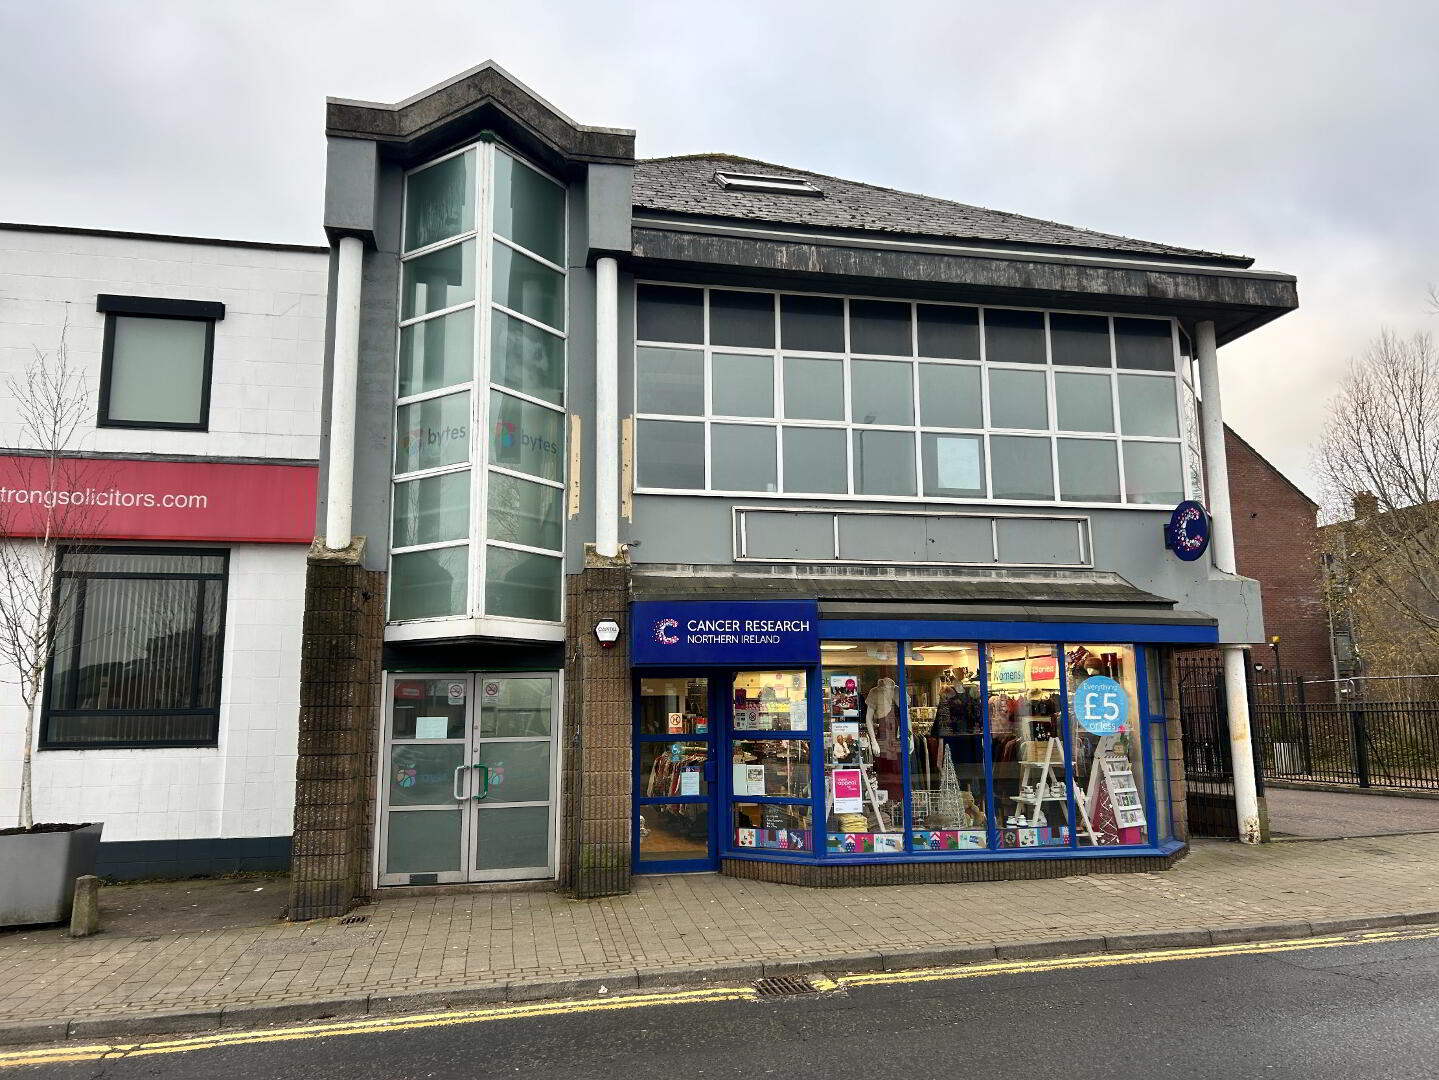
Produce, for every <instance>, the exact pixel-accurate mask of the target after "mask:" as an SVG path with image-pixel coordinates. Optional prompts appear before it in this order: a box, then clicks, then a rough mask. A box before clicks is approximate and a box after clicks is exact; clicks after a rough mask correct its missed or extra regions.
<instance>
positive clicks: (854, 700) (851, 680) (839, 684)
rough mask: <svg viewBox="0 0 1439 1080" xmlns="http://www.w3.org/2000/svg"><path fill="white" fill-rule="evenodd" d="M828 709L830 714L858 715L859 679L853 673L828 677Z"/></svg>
mask: <svg viewBox="0 0 1439 1080" xmlns="http://www.w3.org/2000/svg"><path fill="white" fill-rule="evenodd" d="M829 711H830V715H831V716H858V715H859V680H858V679H857V678H855V677H854V676H853V675H831V676H830V677H829Z"/></svg>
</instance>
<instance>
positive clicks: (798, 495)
mask: <svg viewBox="0 0 1439 1080" xmlns="http://www.w3.org/2000/svg"><path fill="white" fill-rule="evenodd" d="M635 284H636V287H637V288H638V287H640V286H646V285H655V286H668V287H671V288H687V289H694V290H696V291H697V292H699V293H701V294H703V303H704V309H703V315H704V318H703V328H704V330H703V338H704V340H703V341H702V342H701V343H695V342H682V341H660V340H649V339H641V338H640V337H639V322H638V320H639V305H638V302H636V305H635V338H634V340H635V349H636V356H637V355H638V350H639V349H641V348H667V349H677V350H687V351H690V352H699V353H701V354H702V359H703V363H702V368H701V371H702V378H703V380H704V384H703V390H704V411H703V412H702V413H701V414H690V415H678V414H672V413H659V412H646V411H642V410H641V408H640V386H639V380H638V379H632V380H631V381H632V384H633V385H632V395H633V397H632V401H631V406H632V409H633V416H634V418H635V421H636V429H637V430H636V441H639V440H640V434H639V421H654V420H660V421H673V422H680V423H691V424H696V425H699V426H700V427H701V428H702V430H703V444H704V487H703V488H664V487H656V486H646V485H644V484H643V483H642V482H640V475H639V467H640V454H639V452H638V450H637V451H636V454H635V467H636V483H635V487H634V493H635V494H637V495H688V496H702V497H719V498H747V499H749V498H758V499H776V500H786V499H787V500H796V499H802V500H806V501H816V500H819V501H826V502H828V501H854V502H886V503H888V502H895V503H938V504H951V505H975V504H983V505H986V506H988V505H994V506H1016V507H1019V506H1035V507H1051V508H1052V507H1065V508H1070V507H1074V508H1089V509H1106V510H1139V511H1149V512H1154V511H1156V510H1160V509H1166V508H1167V506H1166V505H1162V504H1159V503H1136V502H1129V501H1128V494H1129V493H1128V490H1127V487H1126V483H1125V468H1124V444H1125V443H1126V442H1130V443H1133V442H1161V443H1170V444H1173V445H1176V446H1178V447H1179V455H1180V468H1181V476H1180V477H1179V478H1178V481H1179V490H1180V491H1181V492H1182V494H1183V496H1184V497H1194V495H1195V492H1194V490H1193V484H1192V482H1191V468H1190V461H1189V458H1190V456H1191V453H1192V449H1191V447H1190V446H1189V445H1187V444H1188V441H1189V440H1188V439H1187V438H1186V432H1185V423H1186V421H1185V413H1184V400H1183V395H1182V387H1181V381H1182V379H1183V378H1184V373H1183V372H1182V371H1181V370H1180V369H1181V360H1180V358H1181V352H1180V345H1179V334H1180V333H1181V332H1182V329H1181V328H1180V326H1179V323H1178V320H1177V319H1176V318H1174V317H1172V316H1154V315H1137V314H1124V315H1120V316H1115V315H1113V314H1111V313H1108V312H1100V311H1084V310H1079V309H1068V308H1059V309H1056V308H1023V307H1017V306H1013V305H1007V304H963V303H957V302H946V301H936V300H908V301H906V300H896V298H895V297H892V296H859V295H852V294H841V293H785V292H781V291H776V290H770V289H755V288H750V287H747V286H740V285H698V284H693V283H688V282H683V281H673V280H660V279H639V280H637V281H636V283H635ZM715 292H749V293H753V292H763V293H768V294H769V295H771V296H772V297H773V298H774V308H773V310H774V346H773V347H771V348H754V347H746V346H735V345H717V344H714V343H713V341H712V334H711V328H710V302H709V298H710V294H712V293H715ZM785 295H803V296H807V297H827V298H832V299H838V300H841V301H843V313H844V345H845V348H844V351H843V352H825V351H823V350H815V349H788V350H787V349H785V348H783V346H782V340H783V339H782V337H781V333H782V326H781V300H780V298H781V297H782V296H785ZM851 300H882V301H887V302H890V303H896V302H898V303H905V304H908V306H909V308H910V338H911V342H910V354H909V355H908V356H903V355H901V356H893V355H883V354H878V353H855V352H852V351H851V350H850V301H851ZM920 305H924V306H926V307H929V306H933V307H954V308H966V309H970V310H973V311H976V312H977V333H978V337H979V355H978V357H977V358H976V359H953V358H946V357H929V356H923V355H921V354H920V351H919V307H920ZM991 310H1006V311H1028V312H1037V313H1039V314H1041V315H1042V316H1043V322H1044V342H1045V363H1043V364H1024V363H1013V362H1007V361H997V360H996V361H991V360H990V359H989V356H988V343H987V341H986V340H985V329H986V327H985V312H986V311H991ZM1051 313H1053V314H1072V315H1090V316H1095V317H1098V318H1102V319H1105V320H1107V321H1108V324H1109V353H1110V355H1109V366H1108V367H1107V368H1100V367H1084V366H1078V365H1069V364H1055V363H1054V359H1053V345H1052V338H1051V334H1050V325H1049V315H1050V314H1051ZM1116 317H1118V318H1127V319H1143V320H1148V321H1152V322H1162V323H1167V324H1169V326H1170V328H1171V329H1170V342H1171V347H1172V350H1173V358H1174V363H1173V367H1172V369H1171V370H1170V371H1148V370H1143V369H1135V368H1121V367H1119V366H1118V344H1117V339H1116V336H1115V322H1114V320H1115V318H1116ZM717 352H718V353H732V354H752V355H763V356H768V357H770V358H771V359H772V362H773V370H774V409H773V413H774V415H773V417H770V418H765V417H734V416H728V415H720V414H717V413H715V412H714V410H713V370H714V369H713V362H712V358H713V355H714V354H715V353H717ZM790 357H807V358H813V359H820V360H838V361H840V362H841V363H842V365H843V369H844V401H845V419H842V420H808V419H788V418H786V416H785V406H784V364H785V360H786V359H787V358H790ZM854 360H884V361H894V362H899V363H908V364H909V365H910V368H911V373H910V381H911V392H912V394H913V422H912V423H911V424H910V425H907V426H906V425H887V424H858V423H856V422H855V420H854V403H853V401H852V400H851V399H852V394H851V364H852V362H853V361H854ZM920 363H925V364H934V365H956V366H964V367H971V368H976V369H978V370H979V372H980V395H981V419H982V426H981V427H979V428H950V427H942V426H939V425H929V424H924V423H922V412H921V409H922V407H923V402H922V400H921V396H920V392H919V364H920ZM991 369H1001V370H1004V369H1012V370H1025V371H1036V372H1040V373H1043V375H1044V378H1045V393H1046V396H1047V409H1048V414H1049V415H1048V424H1049V426H1048V428H1046V429H1043V430H1040V429H1034V430H1029V429H1001V428H995V427H992V426H991V424H990V415H991V406H990V397H989V371H990V370H991ZM631 370H632V371H634V370H636V367H635V366H632V369H631ZM1065 372H1072V373H1077V374H1090V375H1103V376H1106V377H1107V378H1108V379H1109V390H1110V402H1111V409H1112V411H1113V429H1114V430H1112V431H1109V432H1094V431H1069V430H1066V429H1061V428H1060V427H1059V426H1058V425H1059V417H1058V410H1057V401H1056V394H1055V375H1056V374H1058V373H1065ZM1121 374H1123V375H1136V376H1141V377H1150V378H1159V379H1170V380H1171V381H1172V382H1173V385H1174V397H1175V416H1176V419H1177V423H1178V432H1179V433H1178V435H1177V436H1175V437H1173V438H1169V437H1161V436H1148V435H1143V436H1141V435H1126V434H1124V432H1123V431H1122V426H1123V424H1122V419H1121V416H1120V409H1119V380H1118V376H1119V375H1121ZM716 423H720V424H726V423H731V424H734V423H742V424H752V425H762V426H772V427H774V428H776V435H775V453H776V461H775V476H776V478H777V487H778V488H779V490H778V491H774V492H769V491H745V490H733V489H724V490H720V489H716V488H714V487H713V486H712V478H711V472H712V468H711V460H710V456H711V455H710V448H711V431H712V428H713V425H714V424H716ZM787 427H810V428H829V429H835V430H842V431H844V432H845V455H846V476H847V481H846V490H845V491H844V492H842V493H831V492H807V491H787V490H785V478H784V432H785V428H787ZM856 429H864V430H893V431H904V432H910V433H912V435H913V437H914V455H915V473H914V475H915V486H916V492H917V493H916V494H914V495H867V494H862V493H860V492H857V491H856V490H855V487H856V478H855V475H854V431H855V430H856ZM927 433H935V434H962V435H974V436H977V437H978V438H979V439H980V440H981V445H982V447H983V453H984V478H983V479H984V485H985V486H984V490H985V495H983V496H973V497H968V496H966V497H957V496H945V495H926V494H924V461H923V438H924V435H925V434H927ZM995 435H1027V436H1034V437H1042V438H1047V439H1049V445H1050V457H1051V462H1050V468H1051V479H1052V481H1053V485H1054V492H1055V497H1054V498H1053V499H1047V500H1045V499H997V498H992V497H990V494H989V493H991V492H993V490H994V486H993V482H994V475H993V462H994V455H993V452H992V447H991V438H992V437H993V436H995ZM1060 438H1079V439H1094V440H1097V441H1106V442H1109V443H1111V444H1113V446H1114V448H1115V460H1116V464H1117V466H1118V470H1119V500H1118V501H1117V502H1089V501H1078V500H1075V501H1071V500H1065V499H1063V498H1062V497H1061V495H1062V493H1061V491H1060V486H1059V461H1058V454H1059V450H1058V445H1059V444H1058V440H1059V439H1060Z"/></svg>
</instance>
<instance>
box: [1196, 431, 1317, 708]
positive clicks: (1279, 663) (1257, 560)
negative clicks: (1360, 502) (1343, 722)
mask: <svg viewBox="0 0 1439 1080" xmlns="http://www.w3.org/2000/svg"><path fill="white" fill-rule="evenodd" d="M1224 441H1225V446H1226V448H1227V451H1228V454H1227V457H1228V461H1229V486H1230V491H1231V493H1232V498H1233V501H1234V547H1235V552H1236V555H1237V556H1238V568H1239V572H1240V573H1241V574H1244V575H1245V576H1246V577H1252V578H1254V579H1255V580H1256V581H1258V582H1259V583H1260V584H1261V585H1262V586H1263V600H1264V629H1265V634H1266V636H1267V639H1268V641H1269V642H1271V644H1270V645H1269V646H1268V647H1265V646H1258V647H1256V648H1255V649H1254V650H1253V658H1254V662H1255V663H1259V664H1263V665H1264V668H1265V670H1266V671H1271V672H1272V671H1274V670H1275V669H1279V670H1282V671H1283V673H1284V675H1285V676H1286V677H1288V678H1294V677H1299V678H1303V679H1308V680H1319V681H1322V682H1325V683H1327V682H1329V681H1330V680H1332V679H1334V678H1335V673H1334V657H1333V655H1332V654H1331V652H1330V642H1329V615H1328V610H1327V607H1326V604H1325V601H1324V572H1323V564H1322V552H1321V550H1320V535H1319V521H1318V515H1319V504H1318V503H1316V502H1315V501H1314V500H1313V499H1311V498H1310V497H1309V496H1308V495H1306V494H1304V492H1303V491H1301V490H1300V489H1299V488H1298V487H1296V486H1295V485H1294V484H1293V483H1292V482H1291V481H1290V480H1289V478H1288V477H1286V476H1285V475H1284V474H1283V473H1282V472H1280V471H1279V470H1278V469H1276V468H1275V467H1274V465H1273V464H1272V463H1271V462H1269V461H1268V459H1266V458H1265V457H1264V456H1263V455H1262V454H1260V453H1259V451H1257V450H1255V449H1254V447H1252V446H1250V445H1249V444H1248V443H1247V442H1245V441H1244V439H1243V438H1241V437H1240V436H1239V435H1238V434H1236V433H1235V432H1234V430H1233V429H1232V428H1229V427H1226V428H1225V429H1224ZM1276 638H1277V641H1276V640H1275V639H1276ZM1275 645H1277V646H1278V647H1277V648H1275V647H1274V646H1275Z"/></svg>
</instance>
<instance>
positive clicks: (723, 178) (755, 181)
mask: <svg viewBox="0 0 1439 1080" xmlns="http://www.w3.org/2000/svg"><path fill="white" fill-rule="evenodd" d="M715 179H716V180H718V181H719V184H720V187H722V188H725V189H727V190H730V189H732V190H735V191H768V192H772V193H774V194H776V195H808V196H811V197H822V196H823V195H824V192H823V191H821V190H820V189H819V188H817V187H815V186H814V185H813V184H812V183H810V182H809V181H808V180H804V179H801V178H800V177H798V176H771V175H768V174H766V173H740V172H717V173H715Z"/></svg>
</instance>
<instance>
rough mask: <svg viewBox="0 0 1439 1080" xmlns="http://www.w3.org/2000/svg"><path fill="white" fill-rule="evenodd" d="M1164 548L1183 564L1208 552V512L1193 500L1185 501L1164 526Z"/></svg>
mask: <svg viewBox="0 0 1439 1080" xmlns="http://www.w3.org/2000/svg"><path fill="white" fill-rule="evenodd" d="M1164 546H1165V547H1167V548H1168V549H1169V550H1170V551H1172V552H1174V554H1175V555H1176V556H1178V557H1179V558H1181V559H1183V560H1184V561H1185V562H1193V561H1194V560H1195V559H1197V558H1199V557H1200V556H1201V555H1203V554H1204V553H1205V552H1206V551H1208V550H1209V511H1208V510H1206V509H1204V507H1203V506H1201V505H1200V504H1199V503H1197V502H1195V501H1194V500H1193V499H1185V500H1184V501H1183V502H1182V503H1180V504H1179V505H1178V506H1176V507H1175V508H1174V513H1172V514H1170V515H1169V524H1168V525H1166V526H1164Z"/></svg>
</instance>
